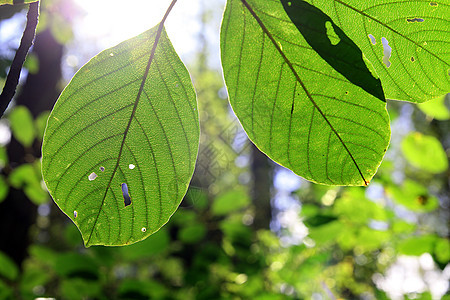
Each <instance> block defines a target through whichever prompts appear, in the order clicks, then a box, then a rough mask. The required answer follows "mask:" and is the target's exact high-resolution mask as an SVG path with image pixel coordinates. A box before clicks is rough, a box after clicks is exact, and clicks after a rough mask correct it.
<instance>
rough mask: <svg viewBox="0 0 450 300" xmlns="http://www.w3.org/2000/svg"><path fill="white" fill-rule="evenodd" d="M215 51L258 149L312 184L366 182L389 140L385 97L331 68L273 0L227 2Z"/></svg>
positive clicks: (237, 109) (233, 102)
mask: <svg viewBox="0 0 450 300" xmlns="http://www.w3.org/2000/svg"><path fill="white" fill-rule="evenodd" d="M313 13H315V12H313ZM311 17H312V18H314V16H311ZM322 25H323V26H324V27H326V22H324V23H323V24H322ZM317 34H318V35H319V34H322V35H324V37H323V39H322V40H325V39H329V42H330V44H333V43H334V42H336V40H333V38H330V37H329V35H330V34H329V32H327V30H326V29H325V30H318V32H317ZM335 44H338V43H335ZM221 55H222V66H223V69H224V77H225V81H226V84H227V88H228V93H229V97H230V103H231V105H232V107H233V109H234V111H235V113H236V115H237V116H238V118H239V120H240V121H241V123H242V125H243V127H244V129H245V130H246V132H247V134H248V136H249V137H250V139H251V140H252V141H253V142H254V143H255V144H256V145H257V146H258V148H260V149H261V150H262V151H263V152H265V153H266V154H267V155H268V156H269V157H270V158H272V159H274V160H275V161H277V162H278V163H280V164H282V165H284V166H286V167H287V168H289V169H291V170H293V171H294V172H295V173H297V174H299V175H300V176H302V177H304V178H306V179H308V180H311V181H314V182H317V183H322V184H330V185H367V184H368V183H369V181H370V179H371V178H372V177H373V175H374V174H375V172H376V170H377V168H378V166H379V164H380V163H381V160H382V159H383V156H384V153H385V151H386V147H387V146H388V144H389V137H390V128H389V117H388V115H387V111H386V105H385V102H384V101H381V100H380V99H377V98H376V97H374V96H373V95H372V94H373V93H372V94H371V93H368V92H366V91H365V89H364V88H363V87H359V86H356V85H354V84H352V82H350V81H349V80H348V79H347V78H346V77H345V76H343V75H342V74H341V73H339V72H338V71H336V70H335V67H332V66H330V65H329V64H328V63H327V62H326V61H325V60H324V59H323V58H322V57H321V56H320V55H319V54H318V53H317V52H316V51H315V50H314V49H313V48H312V47H311V46H310V45H309V44H308V42H307V41H306V40H305V38H304V37H303V35H302V34H301V33H300V32H299V30H298V29H297V27H296V25H295V24H294V23H293V22H292V20H291V19H290V18H289V16H288V15H287V13H286V11H285V10H284V8H283V4H282V3H281V2H280V1H274V0H271V1H267V0H248V1H246V0H229V1H228V2H227V7H226V10H225V14H224V19H223V23H222V30H221ZM367 72H370V71H369V68H368V69H367Z"/></svg>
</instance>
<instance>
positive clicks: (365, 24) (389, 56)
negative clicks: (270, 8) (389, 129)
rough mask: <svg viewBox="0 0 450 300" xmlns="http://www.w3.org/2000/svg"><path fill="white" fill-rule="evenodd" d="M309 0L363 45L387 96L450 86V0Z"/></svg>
mask: <svg viewBox="0 0 450 300" xmlns="http://www.w3.org/2000/svg"><path fill="white" fill-rule="evenodd" d="M296 1H298V0H296ZM308 2H312V3H313V4H314V5H315V6H316V7H318V8H320V9H321V10H323V11H324V12H325V13H326V14H328V15H329V16H330V17H331V18H332V19H333V20H334V22H335V23H336V24H337V25H338V26H339V27H341V28H342V29H343V30H344V32H345V33H346V34H347V35H348V36H349V37H350V38H351V39H352V40H353V41H354V42H355V43H356V44H357V45H358V46H359V47H360V48H361V50H362V52H363V53H364V55H365V56H366V57H367V58H368V59H369V60H370V61H371V62H372V64H373V66H374V68H375V70H376V72H377V74H378V75H379V76H380V78H381V82H382V84H383V89H384V92H385V94H386V98H389V99H398V100H406V101H411V102H419V103H420V102H424V101H427V100H430V99H433V98H436V97H437V96H440V95H444V94H446V93H448V92H449V91H450V51H448V49H449V48H450V30H449V29H450V26H449V21H448V19H449V17H448V16H450V5H449V3H448V1H424V0H411V1H396V0H373V1H360V0H315V1H308ZM389 48H391V50H388V49H389Z"/></svg>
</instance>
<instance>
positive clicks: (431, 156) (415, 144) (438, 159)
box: [402, 132, 448, 174]
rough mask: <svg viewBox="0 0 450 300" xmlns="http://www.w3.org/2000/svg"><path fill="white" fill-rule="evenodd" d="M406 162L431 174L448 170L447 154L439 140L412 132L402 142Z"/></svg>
mask: <svg viewBox="0 0 450 300" xmlns="http://www.w3.org/2000/svg"><path fill="white" fill-rule="evenodd" d="M402 151H403V154H404V155H405V158H406V160H407V161H408V162H409V163H410V164H411V165H413V166H414V167H416V168H418V169H421V170H423V171H426V172H429V173H433V174H436V173H441V172H444V171H445V170H447V168H448V158H447V154H446V153H445V151H444V148H443V147H442V144H441V143H440V142H439V140H438V139H437V138H435V137H434V136H430V135H424V134H421V133H419V132H412V133H410V134H409V135H407V136H406V137H405V138H404V139H403V141H402Z"/></svg>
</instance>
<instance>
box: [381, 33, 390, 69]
mask: <svg viewBox="0 0 450 300" xmlns="http://www.w3.org/2000/svg"><path fill="white" fill-rule="evenodd" d="M381 43H382V44H383V63H384V64H385V65H386V67H388V68H389V67H390V66H391V62H390V61H389V58H391V53H392V48H391V46H389V42H388V40H387V39H386V38H384V37H382V38H381Z"/></svg>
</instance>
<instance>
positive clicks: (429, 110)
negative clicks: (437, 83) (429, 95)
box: [417, 94, 450, 121]
mask: <svg viewBox="0 0 450 300" xmlns="http://www.w3.org/2000/svg"><path fill="white" fill-rule="evenodd" d="M417 107H418V108H419V109H420V110H421V111H423V112H424V113H425V114H426V115H427V116H430V117H432V118H434V119H436V120H439V121H446V120H450V108H449V107H450V94H447V95H445V96H441V97H437V98H435V99H433V100H431V101H428V102H425V103H420V104H418V105H417Z"/></svg>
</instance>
